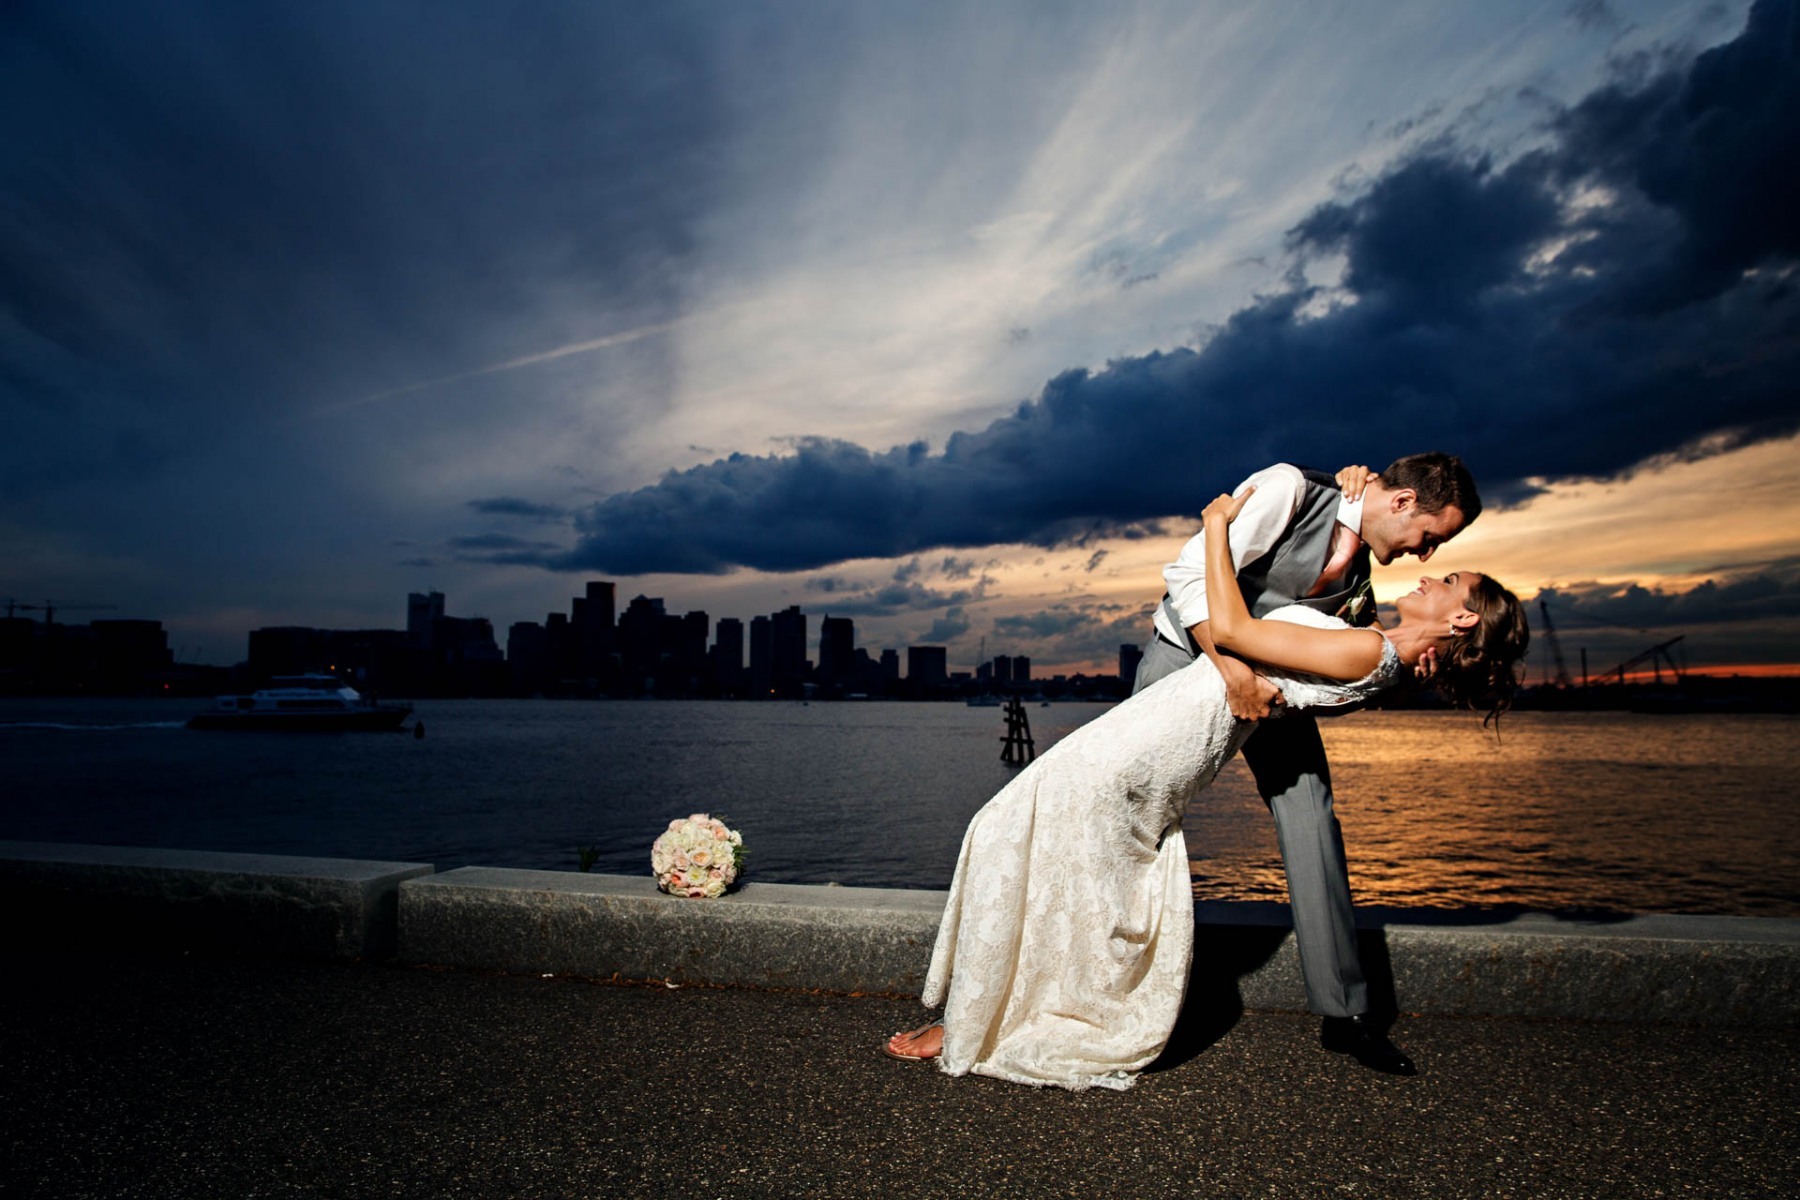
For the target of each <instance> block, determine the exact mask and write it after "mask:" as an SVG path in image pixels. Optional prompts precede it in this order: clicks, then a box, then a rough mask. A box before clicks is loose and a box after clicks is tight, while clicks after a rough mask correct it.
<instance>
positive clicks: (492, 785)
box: [0, 699, 1800, 917]
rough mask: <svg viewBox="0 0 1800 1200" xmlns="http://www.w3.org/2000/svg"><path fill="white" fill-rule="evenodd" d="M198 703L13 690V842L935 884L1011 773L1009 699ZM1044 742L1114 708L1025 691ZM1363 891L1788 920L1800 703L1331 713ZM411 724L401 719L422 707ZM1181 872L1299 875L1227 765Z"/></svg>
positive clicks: (9, 806) (1495, 903)
mask: <svg viewBox="0 0 1800 1200" xmlns="http://www.w3.org/2000/svg"><path fill="white" fill-rule="evenodd" d="M203 706H204V702H194V701H173V700H166V701H165V700H70V699H57V700H25V699H8V700H4V701H0V838H5V839H11V840H30V841H59V842H96V843H105V844H117V845H139V846H165V847H180V848H187V849H210V850H236V851H254V852H261V853H273V854H302V855H318V856H329V857H345V858H373V859H397V860H406V861H417V862H429V863H434V864H436V865H437V866H438V868H439V869H440V870H442V869H447V868H450V867H454V866H461V865H468V864H479V865H486V866H513V867H533V868H544V869H552V870H575V869H577V865H578V861H579V859H578V853H579V850H578V848H580V847H592V848H593V850H594V852H595V855H596V857H595V861H594V864H593V869H594V870H596V871H603V872H609V873H623V874H637V873H643V872H647V871H648V861H649V847H650V842H651V840H652V839H653V838H654V837H655V835H656V834H657V833H658V832H659V831H660V830H661V829H662V828H663V827H664V826H665V825H666V824H667V822H668V821H669V820H670V819H671V818H673V817H679V816H685V815H687V814H688V813H691V812H702V811H704V812H711V813H714V814H722V815H723V816H725V817H726V818H727V819H728V820H730V821H731V822H732V824H733V825H734V826H736V827H737V828H739V829H741V830H742V831H743V833H744V836H745V841H746V843H747V845H748V846H749V848H750V852H751V853H750V858H749V865H748V869H749V875H748V878H750V879H755V880H764V881H772V882H784V883H826V882H837V883H842V884H845V885H853V886H869V887H911V888H942V887H944V886H946V885H947V884H948V882H949V877H950V872H951V870H952V868H953V866H954V863H955V858H956V851H957V847H958V844H959V842H960V840H961V837H962V832H963V828H964V826H965V824H966V823H967V821H968V819H969V817H970V815H971V814H973V813H974V811H975V810H976V809H977V808H979V807H980V806H981V804H982V803H983V802H984V801H985V800H986V799H987V797H988V796H990V795H991V794H992V793H993V792H994V791H996V790H997V789H998V788H1000V787H1001V786H1003V785H1004V784H1005V783H1006V781H1007V780H1009V779H1010V778H1012V776H1013V774H1014V771H1015V768H1011V767H1008V766H1006V765H1004V764H1003V763H1001V761H1000V737H1001V735H1002V733H1003V732H1004V729H1003V724H1002V720H1001V715H1000V710H998V709H993V708H969V707H965V706H963V705H954V704H901V703H842V704H825V703H818V704H810V705H808V704H800V703H767V704H747V703H728V702H704V701H696V702H655V701H641V702H638V701H626V702H580V701H519V700H506V701H426V702H421V703H420V704H419V706H418V711H417V713H416V717H417V718H418V719H419V720H422V721H423V722H424V724H425V726H426V736H425V737H424V738H422V739H420V738H414V737H412V736H409V735H408V734H405V733H403V734H366V733H364V734H289V733H242V732H229V733H222V732H199V731H192V730H188V729H186V728H184V727H183V725H184V722H185V720H186V718H187V716H188V715H190V714H191V713H192V712H193V711H196V710H197V709H198V708H200V707H203ZM1027 711H1028V714H1029V716H1030V719H1031V728H1032V733H1033V734H1034V736H1035V737H1036V739H1037V744H1038V748H1039V750H1040V752H1041V751H1042V750H1043V749H1044V748H1045V747H1046V746H1048V745H1049V744H1051V743H1053V742H1055V741H1056V740H1057V739H1058V738H1060V737H1062V736H1063V735H1065V734H1067V733H1068V732H1069V731H1070V730H1072V729H1074V728H1076V727H1078V726H1079V725H1081V724H1083V723H1085V722H1087V721H1089V720H1091V719H1093V718H1095V717H1097V716H1099V715H1100V714H1101V713H1103V712H1104V711H1106V706H1104V705H1090V704H1057V705H1052V706H1047V707H1032V708H1029V709H1028V710H1027ZM1321 726H1322V728H1323V729H1324V733H1325V739H1326V745H1327V749H1328V750H1329V752H1330V756H1331V762H1332V771H1333V780H1334V783H1335V786H1336V790H1337V794H1338V814H1339V818H1340V820H1341V822H1342V824H1343V827H1344V837H1345V841H1346V844H1347V846H1348V848H1349V855H1350V863H1351V884H1352V888H1353V890H1354V892H1355V894H1356V897H1357V900H1358V902H1359V903H1362V904H1378V905H1392V906H1401V907H1436V908H1471V907H1474V908H1484V909H1494V908H1514V907H1518V908H1529V909H1540V910H1552V911H1590V912H1680V913H1721V914H1736V915H1746V916H1783V917H1795V916H1800V822H1797V821H1796V820H1795V814H1794V810H1795V791H1794V783H1793V780H1794V778H1795V774H1796V768H1800V718H1796V717H1793V716H1780V715H1770V716H1740V715H1732V716H1725V715H1691V716H1688V715H1665V716H1645V715H1636V714H1629V713H1557V714H1548V713H1517V714H1511V715H1509V716H1508V717H1507V718H1506V719H1505V720H1504V722H1503V724H1502V728H1501V732H1500V735H1499V736H1498V737H1496V736H1495V735H1494V734H1493V733H1492V732H1491V731H1484V730H1483V729H1482V727H1481V723H1480V721H1479V720H1477V719H1475V718H1473V717H1470V716H1469V715H1467V714H1456V713H1443V712H1366V713H1356V714H1351V715H1349V716H1345V717H1340V718H1336V719H1334V720H1329V721H1324V722H1322V723H1321ZM409 729H410V724H409ZM1186 835H1187V841H1188V846H1189V851H1190V856H1191V859H1192V863H1193V873H1194V886H1195V894H1196V895H1197V896H1200V897H1202V898H1206V899H1238V900H1249V899H1254V900H1271V899H1272V900H1279V899H1283V898H1284V897H1285V888H1284V885H1283V881H1282V872H1281V861H1280V855H1279V852H1278V850H1277V848H1276V844H1275V836H1274V828H1273V825H1272V822H1271V821H1270V819H1269V817H1268V814H1267V812H1266V810H1265V809H1264V808H1263V806H1262V804H1261V801H1260V800H1258V798H1257V797H1256V794H1255V789H1254V787H1253V786H1252V785H1251V782H1250V778H1249V775H1248V773H1247V772H1246V771H1245V770H1244V768H1243V765H1242V763H1241V762H1234V763H1233V764H1231V765H1230V766H1229V767H1228V768H1227V769H1226V770H1225V771H1224V772H1223V773H1222V775H1221V776H1220V778H1219V780H1218V781H1217V783H1216V784H1215V785H1214V786H1213V787H1212V788H1211V789H1209V790H1208V791H1206V792H1205V793H1203V794H1202V796H1201V797H1200V799H1199V800H1198V801H1197V802H1196V803H1195V804H1194V806H1193V807H1192V810H1191V811H1190V813H1189V815H1188V819H1187V821H1186Z"/></svg>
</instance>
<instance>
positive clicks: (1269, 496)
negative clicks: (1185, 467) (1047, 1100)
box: [1163, 465, 1305, 721]
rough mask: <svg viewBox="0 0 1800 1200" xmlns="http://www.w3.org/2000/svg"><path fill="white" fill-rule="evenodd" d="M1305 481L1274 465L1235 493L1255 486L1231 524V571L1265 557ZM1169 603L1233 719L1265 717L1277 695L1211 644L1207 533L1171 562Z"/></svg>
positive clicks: (1246, 666)
mask: <svg viewBox="0 0 1800 1200" xmlns="http://www.w3.org/2000/svg"><path fill="white" fill-rule="evenodd" d="M1304 483H1305V477H1304V476H1303V475H1301V473H1300V471H1299V470H1298V469H1297V468H1295V467H1291V466H1286V465H1277V466H1274V467H1270V468H1267V469H1266V470H1262V471H1258V472H1257V473H1256V474H1254V475H1252V476H1250V478H1248V479H1246V480H1245V481H1244V482H1243V483H1242V484H1240V485H1238V488H1237V490H1238V491H1239V492H1242V491H1243V490H1244V489H1245V488H1247V487H1251V486H1254V487H1255V488H1256V491H1255V492H1253V493H1252V494H1251V495H1250V498H1249V499H1248V500H1246V501H1245V502H1244V507H1243V510H1242V511H1241V512H1239V513H1238V515H1237V519H1236V520H1235V521H1233V522H1232V524H1231V557H1232V562H1233V568H1234V569H1241V568H1242V567H1243V566H1244V564H1245V563H1248V562H1254V561H1255V560H1256V559H1258V558H1260V557H1262V556H1263V555H1264V554H1266V553H1268V551H1269V549H1270V548H1271V547H1273V546H1274V545H1275V542H1276V541H1277V539H1279V538H1280V537H1281V534H1282V531H1283V530H1285V529H1286V528H1287V527H1288V525H1289V524H1290V523H1292V521H1293V519H1294V514H1295V513H1297V512H1298V511H1299V509H1300V501H1301V498H1302V496H1303V495H1304ZM1163 581H1164V583H1166V584H1167V585H1168V589H1169V604H1170V607H1172V608H1173V609H1174V610H1175V615H1176V616H1177V617H1179V618H1180V620H1181V624H1182V627H1183V628H1184V629H1186V631H1187V634H1188V636H1189V637H1191V638H1193V640H1194V644H1195V645H1196V646H1198V647H1199V649H1200V653H1202V654H1204V655H1206V657H1207V659H1208V660H1209V661H1211V663H1212V664H1213V666H1214V667H1216V668H1217V669H1218V672H1219V675H1220V677H1221V678H1223V679H1224V681H1225V702H1226V704H1227V705H1228V706H1229V707H1230V709H1231V715H1232V716H1234V717H1237V718H1239V719H1240V720H1245V721H1260V720H1262V719H1263V718H1264V717H1266V716H1268V715H1269V713H1270V711H1271V706H1272V704H1273V701H1274V699H1275V697H1276V696H1277V695H1279V694H1280V693H1279V690H1278V689H1277V688H1276V687H1275V685H1274V684H1272V683H1270V682H1269V681H1268V680H1266V679H1264V678H1263V677H1262V676H1261V675H1258V674H1257V673H1256V670H1255V668H1253V667H1251V666H1250V665H1249V664H1248V663H1246V662H1244V661H1243V660H1242V659H1239V658H1234V657H1232V656H1231V655H1230V654H1228V653H1226V652H1224V651H1221V650H1220V649H1219V648H1218V647H1217V646H1216V645H1215V644H1214V642H1213V638H1212V630H1211V626H1210V625H1209V624H1208V608H1207V602H1206V534H1205V532H1204V531H1202V532H1201V533H1198V534H1196V535H1194V537H1193V538H1192V539H1191V540H1190V541H1189V542H1188V544H1187V545H1185V546H1183V547H1182V549H1181V553H1180V554H1179V555H1177V556H1176V559H1175V561H1174V562H1172V563H1170V564H1169V566H1168V567H1167V568H1166V569H1165V570H1164V571H1163Z"/></svg>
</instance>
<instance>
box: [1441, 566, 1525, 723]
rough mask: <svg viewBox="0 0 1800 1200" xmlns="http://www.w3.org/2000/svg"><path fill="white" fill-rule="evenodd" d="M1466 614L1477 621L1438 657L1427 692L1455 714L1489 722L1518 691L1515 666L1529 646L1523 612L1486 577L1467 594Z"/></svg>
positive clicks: (1455, 637) (1513, 596)
mask: <svg viewBox="0 0 1800 1200" xmlns="http://www.w3.org/2000/svg"><path fill="white" fill-rule="evenodd" d="M1468 604H1469V611H1471V612H1473V613H1474V614H1475V616H1476V617H1477V618H1478V620H1477V621H1476V622H1475V624H1474V625H1473V626H1471V627H1469V628H1468V629H1464V630H1459V631H1458V632H1456V633H1455V634H1453V635H1452V636H1451V638H1450V644H1449V645H1448V646H1445V647H1444V648H1443V649H1442V650H1440V651H1438V669H1437V673H1436V674H1435V675H1433V676H1432V678H1431V682H1432V686H1433V687H1435V688H1437V690H1438V691H1439V692H1441V693H1442V694H1443V696H1444V698H1445V699H1446V700H1448V701H1450V703H1452V704H1454V705H1457V706H1458V707H1460V708H1468V709H1474V710H1476V711H1480V710H1481V709H1486V710H1487V719H1486V721H1484V722H1483V724H1486V723H1487V722H1490V721H1493V720H1494V719H1495V718H1497V717H1498V716H1499V715H1500V714H1501V713H1503V712H1505V711H1506V710H1507V709H1509V708H1511V707H1512V699H1513V693H1514V692H1516V691H1518V690H1519V665H1520V664H1519V660H1520V659H1522V658H1524V657H1525V650H1526V648H1527V647H1528V646H1530V645H1531V627H1530V626H1528V625H1527V624H1526V623H1525V606H1524V605H1523V604H1520V603H1519V598H1518V597H1517V596H1515V595H1513V594H1512V593H1511V592H1510V591H1508V590H1507V589H1506V588H1504V587H1502V586H1501V585H1500V584H1499V583H1498V582H1497V581H1496V580H1494V579H1493V578H1492V577H1491V576H1487V575H1482V576H1480V577H1479V579H1478V581H1477V582H1476V584H1475V586H1474V587H1472V588H1470V589H1469V600H1468Z"/></svg>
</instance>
